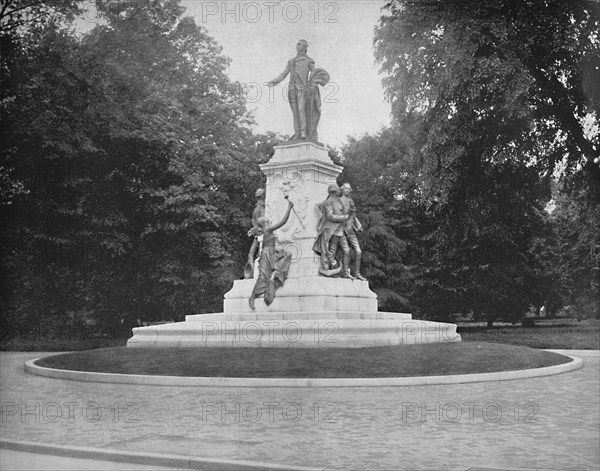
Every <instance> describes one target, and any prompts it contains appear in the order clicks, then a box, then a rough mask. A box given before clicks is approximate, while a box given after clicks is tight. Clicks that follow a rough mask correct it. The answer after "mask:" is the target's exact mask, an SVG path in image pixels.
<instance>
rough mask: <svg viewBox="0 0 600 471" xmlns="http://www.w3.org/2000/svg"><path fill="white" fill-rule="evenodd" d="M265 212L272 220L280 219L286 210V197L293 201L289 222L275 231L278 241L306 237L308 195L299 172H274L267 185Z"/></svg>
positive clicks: (291, 241)
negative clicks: (268, 192)
mask: <svg viewBox="0 0 600 471" xmlns="http://www.w3.org/2000/svg"><path fill="white" fill-rule="evenodd" d="M269 190H270V194H269V198H268V201H267V214H269V217H270V218H271V219H273V220H278V219H280V218H281V217H282V216H283V215H284V214H285V212H286V210H287V206H288V205H287V199H286V197H288V198H289V199H290V201H292V202H293V203H294V208H293V211H292V212H293V214H292V215H291V217H290V219H289V222H288V223H287V224H286V225H285V226H284V227H282V228H281V229H279V230H278V231H277V238H278V240H279V242H280V243H282V244H285V243H289V244H291V243H293V242H294V241H295V240H297V239H301V238H304V237H307V236H308V234H307V232H306V231H307V226H306V216H307V213H308V207H309V201H310V197H309V195H308V194H307V193H306V185H305V182H304V179H303V177H302V173H301V172H296V171H293V172H289V175H285V176H284V175H283V174H281V173H275V174H274V175H273V183H272V184H271V185H269Z"/></svg>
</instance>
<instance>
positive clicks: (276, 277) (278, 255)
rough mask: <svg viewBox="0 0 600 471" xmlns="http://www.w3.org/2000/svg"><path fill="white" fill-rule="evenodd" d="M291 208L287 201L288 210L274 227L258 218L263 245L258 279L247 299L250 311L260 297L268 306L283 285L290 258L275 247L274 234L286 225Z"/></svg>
mask: <svg viewBox="0 0 600 471" xmlns="http://www.w3.org/2000/svg"><path fill="white" fill-rule="evenodd" d="M293 207H294V204H293V203H292V202H291V201H289V200H288V208H287V211H286V213H285V215H284V216H283V219H282V220H281V221H280V222H278V223H277V224H275V225H271V221H269V220H268V219H267V218H265V217H264V216H262V217H260V218H258V227H259V229H260V231H262V233H263V243H262V251H261V253H260V259H259V261H258V279H257V280H256V284H255V285H254V289H253V290H252V294H251V295H250V299H248V304H249V305H250V308H251V309H255V307H254V300H255V299H256V298H257V297H258V296H260V295H264V299H265V304H266V305H267V306H270V305H271V303H272V302H273V300H274V299H275V293H276V291H277V290H278V289H279V288H281V287H282V286H283V284H284V283H285V280H286V278H287V274H288V271H289V269H290V263H291V261H292V256H291V255H290V254H288V253H287V252H286V251H285V250H283V249H280V248H278V247H277V236H276V235H275V234H274V232H275V231H276V230H277V229H279V228H281V227H283V226H284V225H285V224H286V223H287V221H288V219H289V217H290V211H291V210H292V208H293Z"/></svg>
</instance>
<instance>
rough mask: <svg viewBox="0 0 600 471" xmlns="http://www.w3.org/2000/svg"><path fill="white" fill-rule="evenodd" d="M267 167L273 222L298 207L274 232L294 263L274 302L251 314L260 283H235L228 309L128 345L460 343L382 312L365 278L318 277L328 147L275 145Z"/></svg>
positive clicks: (138, 334)
mask: <svg viewBox="0 0 600 471" xmlns="http://www.w3.org/2000/svg"><path fill="white" fill-rule="evenodd" d="M261 170H262V172H263V173H264V175H265V177H266V188H265V189H266V199H265V215H266V217H267V218H268V219H270V220H271V221H272V222H273V223H275V222H278V221H280V220H281V219H282V218H283V216H284V214H285V212H286V210H287V201H286V199H285V196H286V195H289V199H290V200H291V201H292V202H293V203H294V209H295V213H292V214H291V215H290V217H289V220H288V222H287V223H286V224H285V225H284V226H283V227H282V228H281V229H279V230H277V232H276V234H277V237H278V241H279V244H280V245H281V247H282V248H284V249H285V250H286V251H287V252H288V253H289V254H290V255H291V256H292V263H291V265H290V270H289V274H288V278H287V280H286V281H285V284H284V286H283V287H282V288H280V289H279V290H278V291H277V295H276V297H275V299H274V301H273V303H272V304H271V305H270V306H267V305H266V304H265V303H264V300H263V299H262V298H257V299H256V300H255V309H254V310H253V309H251V308H250V306H249V304H248V298H249V297H250V293H251V292H252V288H253V287H254V284H255V281H256V280H255V279H249V280H236V281H234V282H233V287H232V289H231V290H230V291H228V292H227V293H226V294H225V296H224V302H223V312H221V313H214V314H199V315H192V316H187V317H186V320H185V322H177V323H173V324H166V325H157V326H149V327H138V328H134V329H133V337H132V338H130V339H129V341H128V342H127V346H128V347H157V348H163V347H164V348H166V347H177V348H190V347H194V348H195V347H228V348H232V347H233V348H235V347H277V348H356V347H372V346H383V345H401V344H415V343H435V342H459V341H460V335H458V334H457V333H456V325H454V324H444V323H438V322H427V321H418V320H413V319H412V316H411V315H410V314H403V313H393V312H379V311H378V310H377V295H376V294H375V293H374V292H373V291H371V289H370V288H369V283H368V282H367V281H359V280H349V279H344V278H327V277H323V276H320V275H319V274H318V270H319V259H318V258H317V257H316V256H315V254H314V252H313V250H312V246H313V244H314V241H315V238H316V237H317V225H318V222H319V220H320V218H321V214H320V212H319V210H318V208H317V205H318V203H320V202H322V201H323V200H325V199H326V198H327V187H328V186H329V185H331V184H333V183H336V179H337V177H338V176H339V174H340V173H341V171H342V168H341V167H340V166H338V165H335V164H334V163H333V162H331V159H330V158H329V155H328V152H327V150H326V149H325V148H324V147H321V146H318V145H316V144H314V143H311V142H301V143H294V144H289V145H284V146H278V147H275V154H274V155H273V157H272V158H271V160H270V161H269V162H268V163H267V164H264V165H262V166H261ZM256 276H257V275H256V272H255V278H256Z"/></svg>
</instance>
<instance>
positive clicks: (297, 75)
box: [266, 39, 329, 142]
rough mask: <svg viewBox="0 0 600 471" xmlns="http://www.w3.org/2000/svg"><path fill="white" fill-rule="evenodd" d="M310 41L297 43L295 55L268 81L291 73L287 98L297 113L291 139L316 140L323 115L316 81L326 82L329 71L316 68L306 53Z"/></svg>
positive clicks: (279, 80) (275, 80) (277, 79)
mask: <svg viewBox="0 0 600 471" xmlns="http://www.w3.org/2000/svg"><path fill="white" fill-rule="evenodd" d="M307 50H308V42H307V41H306V40H304V39H301V40H300V41H298V43H297V44H296V52H297V54H296V57H292V58H291V59H290V60H288V62H287V65H286V67H285V70H284V71H283V72H282V73H281V74H280V75H278V76H277V77H276V78H274V79H273V80H271V81H270V82H267V83H266V85H267V86H269V87H274V86H275V85H277V84H278V83H279V82H281V81H282V80H284V79H285V78H286V77H287V75H288V74H289V75H290V84H289V90H288V99H289V102H290V107H291V109H292V114H293V116H294V135H293V136H292V138H291V140H309V141H315V142H316V141H317V139H318V134H317V126H318V124H319V120H320V118H321V95H320V92H319V89H318V87H317V85H326V84H327V82H329V74H328V73H327V72H326V71H325V70H323V69H315V61H314V60H313V59H311V58H310V57H308V55H307V54H306V52H307Z"/></svg>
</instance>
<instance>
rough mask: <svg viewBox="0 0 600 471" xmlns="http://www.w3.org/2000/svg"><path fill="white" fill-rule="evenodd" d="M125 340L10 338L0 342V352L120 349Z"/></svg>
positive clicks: (125, 342)
mask: <svg viewBox="0 0 600 471" xmlns="http://www.w3.org/2000/svg"><path fill="white" fill-rule="evenodd" d="M125 344H127V339H108V338H90V339H28V338H20V337H19V338H12V339H8V340H5V341H3V342H0V351H7V352H65V351H74V350H90V349H92V348H107V347H120V346H125Z"/></svg>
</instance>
